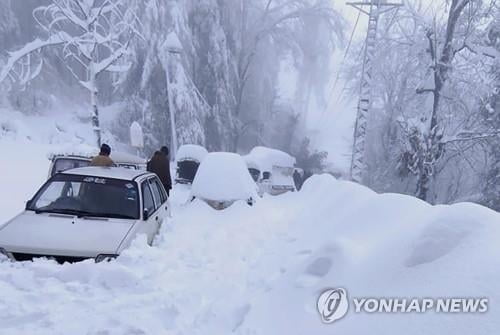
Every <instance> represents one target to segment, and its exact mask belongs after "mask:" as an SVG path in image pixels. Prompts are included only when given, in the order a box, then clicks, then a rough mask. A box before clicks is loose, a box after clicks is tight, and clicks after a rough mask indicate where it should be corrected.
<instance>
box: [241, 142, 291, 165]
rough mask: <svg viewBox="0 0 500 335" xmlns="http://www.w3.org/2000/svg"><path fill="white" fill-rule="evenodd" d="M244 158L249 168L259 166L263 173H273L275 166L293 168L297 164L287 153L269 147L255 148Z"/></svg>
mask: <svg viewBox="0 0 500 335" xmlns="http://www.w3.org/2000/svg"><path fill="white" fill-rule="evenodd" d="M244 158H245V161H246V162H247V165H248V167H255V166H257V167H259V169H260V170H261V171H271V170H272V168H273V166H282V167H293V166H295V162H296V160H295V157H292V156H290V155H289V154H287V153H286V152H284V151H281V150H277V149H272V148H267V147H255V148H253V149H252V151H250V153H249V154H248V155H246V156H245V157H244Z"/></svg>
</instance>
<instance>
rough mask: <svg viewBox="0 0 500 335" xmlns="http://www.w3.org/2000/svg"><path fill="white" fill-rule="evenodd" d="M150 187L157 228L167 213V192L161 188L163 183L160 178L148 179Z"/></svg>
mask: <svg viewBox="0 0 500 335" xmlns="http://www.w3.org/2000/svg"><path fill="white" fill-rule="evenodd" d="M149 183H150V187H151V190H152V193H153V198H154V201H155V205H156V212H155V215H157V217H158V220H156V223H157V230H159V229H160V227H161V225H162V223H163V221H164V220H165V219H166V217H167V213H168V207H167V199H168V197H167V193H166V191H165V189H164V188H163V185H162V184H161V182H160V180H159V179H158V177H156V176H155V177H152V178H150V179H149Z"/></svg>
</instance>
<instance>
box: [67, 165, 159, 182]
mask: <svg viewBox="0 0 500 335" xmlns="http://www.w3.org/2000/svg"><path fill="white" fill-rule="evenodd" d="M61 173H63V174H71V175H79V176H89V177H99V178H112V179H120V180H130V181H132V180H134V179H135V178H137V177H139V176H142V175H144V174H148V173H149V172H146V171H141V170H134V169H125V168H120V167H99V166H87V167H82V168H76V169H71V170H66V171H64V172H61Z"/></svg>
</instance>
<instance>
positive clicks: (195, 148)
mask: <svg viewBox="0 0 500 335" xmlns="http://www.w3.org/2000/svg"><path fill="white" fill-rule="evenodd" d="M207 154H208V151H207V149H205V148H204V147H202V146H199V145H195V144H185V145H183V146H181V147H180V148H179V150H178V151H177V154H176V156H175V159H176V161H177V173H176V178H175V181H176V182H177V183H179V184H192V183H193V180H194V177H195V176H196V172H197V171H198V167H199V166H200V163H201V162H202V161H203V159H204V158H205V156H206V155H207Z"/></svg>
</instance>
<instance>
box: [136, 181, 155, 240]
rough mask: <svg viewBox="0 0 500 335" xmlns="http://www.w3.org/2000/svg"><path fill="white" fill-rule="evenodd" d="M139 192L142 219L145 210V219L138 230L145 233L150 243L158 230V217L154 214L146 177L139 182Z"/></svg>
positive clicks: (153, 203) (152, 200)
mask: <svg viewBox="0 0 500 335" xmlns="http://www.w3.org/2000/svg"><path fill="white" fill-rule="evenodd" d="M141 192H142V213H143V219H144V218H145V217H144V215H145V213H146V212H147V219H146V220H144V222H143V223H142V224H143V226H142V229H140V230H139V232H140V233H145V234H146V235H147V237H148V243H149V244H151V243H152V242H153V238H154V236H155V235H156V232H157V231H158V228H157V227H158V221H159V219H160V218H159V217H158V215H157V214H156V212H157V211H156V204H155V201H154V197H153V192H152V191H151V187H150V182H149V180H148V179H145V180H144V181H143V182H142V184H141Z"/></svg>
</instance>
